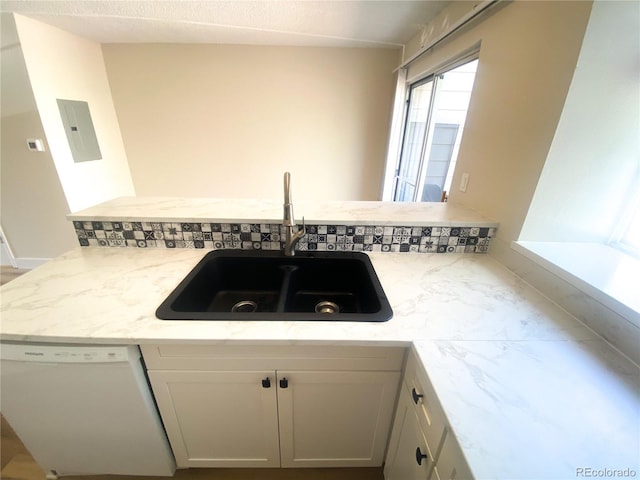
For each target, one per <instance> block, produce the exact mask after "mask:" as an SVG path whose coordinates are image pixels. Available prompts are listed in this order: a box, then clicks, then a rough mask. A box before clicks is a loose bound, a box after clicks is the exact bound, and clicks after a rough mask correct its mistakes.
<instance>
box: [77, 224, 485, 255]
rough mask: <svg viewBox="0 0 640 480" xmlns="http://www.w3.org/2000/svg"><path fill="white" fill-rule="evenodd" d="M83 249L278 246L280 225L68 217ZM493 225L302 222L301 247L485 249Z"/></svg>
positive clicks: (436, 250)
mask: <svg viewBox="0 0 640 480" xmlns="http://www.w3.org/2000/svg"><path fill="white" fill-rule="evenodd" d="M73 225H74V227H75V230H76V235H77V238H78V242H79V243H80V245H81V246H83V247H134V248H201V249H207V250H211V249H216V250H218V249H243V250H281V249H282V248H283V239H284V235H283V234H282V232H281V227H282V225H280V224H257V223H209V222H204V223H192V222H189V223H185V222H179V221H175V222H145V221H128V222H117V221H114V222H93V221H74V222H73ZM495 233H496V229H495V228H493V227H437V226H420V227H415V226H413V227H407V226H388V225H385V226H380V225H307V226H306V235H305V236H304V237H302V239H301V240H300V241H299V243H298V245H297V249H298V250H301V251H365V252H417V253H486V252H487V251H488V249H489V244H490V241H491V238H492V237H494V236H495Z"/></svg>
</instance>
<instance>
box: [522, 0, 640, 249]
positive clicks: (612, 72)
mask: <svg viewBox="0 0 640 480" xmlns="http://www.w3.org/2000/svg"><path fill="white" fill-rule="evenodd" d="M639 20H640V3H639V2H627V1H622V2H616V1H606V2H602V1H598V2H595V3H594V6H593V10H592V13H591V19H590V21H589V26H588V29H587V32H586V34H585V37H584V43H583V45H582V50H581V52H580V57H579V59H578V65H577V67H576V71H575V74H574V77H573V81H572V82H571V88H570V90H569V94H568V96H567V100H566V102H565V106H564V110H563V111H562V117H561V119H560V123H559V125H558V129H557V131H556V133H555V137H554V139H553V143H552V145H551V149H550V151H549V155H548V157H547V161H546V163H545V166H544V170H543V172H542V175H541V176H540V181H539V183H538V186H537V188H536V192H535V196H534V198H533V202H532V204H531V207H530V209H529V213H528V215H527V220H526V223H525V225H524V227H523V229H522V233H521V236H520V240H533V241H581V242H599V243H605V242H607V241H608V240H609V237H610V235H611V232H612V231H614V229H615V226H616V220H617V219H618V218H619V217H620V216H621V214H622V213H623V211H624V209H625V207H626V206H627V205H626V202H627V201H628V199H629V197H630V193H631V191H632V189H634V188H637V185H638V184H639V183H638V177H639V176H640V137H639V135H640V63H638V59H640V28H639V27H640V23H639Z"/></svg>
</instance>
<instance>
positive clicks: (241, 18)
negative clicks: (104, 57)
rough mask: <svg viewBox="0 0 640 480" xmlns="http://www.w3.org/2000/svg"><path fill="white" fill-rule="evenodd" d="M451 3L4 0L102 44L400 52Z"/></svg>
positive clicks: (10, 8) (6, 6)
mask: <svg viewBox="0 0 640 480" xmlns="http://www.w3.org/2000/svg"><path fill="white" fill-rule="evenodd" d="M448 3H449V1H436V0H413V1H405V0H169V1H167V0H110V1H109V0H106V1H102V0H100V1H98V0H74V1H69V0H55V1H51V0H2V1H1V2H0V11H2V12H16V13H19V14H22V15H26V16H28V17H31V18H34V19H36V20H40V21H42V22H44V23H47V24H50V25H53V26H56V27H59V28H61V29H63V30H67V31H69V32H71V33H74V34H76V35H79V36H81V37H85V38H88V39H91V40H93V41H96V42H99V43H223V44H238V45H294V46H326V47H389V48H394V47H399V46H401V45H403V44H405V43H407V42H408V41H409V40H410V39H411V38H412V37H413V36H414V35H416V34H417V33H418V32H419V31H420V30H421V29H422V28H423V27H424V26H425V25H426V24H427V23H428V22H429V21H430V20H431V19H432V18H433V17H435V16H436V15H437V14H438V13H439V12H440V11H441V10H442V9H443V8H444V7H445V6H446V5H447V4H448Z"/></svg>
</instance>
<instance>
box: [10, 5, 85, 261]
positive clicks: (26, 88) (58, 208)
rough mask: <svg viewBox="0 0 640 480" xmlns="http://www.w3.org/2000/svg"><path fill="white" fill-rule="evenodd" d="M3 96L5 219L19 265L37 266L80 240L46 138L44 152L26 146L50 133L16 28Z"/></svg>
mask: <svg viewBox="0 0 640 480" xmlns="http://www.w3.org/2000/svg"><path fill="white" fill-rule="evenodd" d="M2 28H3V29H11V28H13V29H15V24H14V21H13V18H12V17H11V16H10V15H8V14H3V15H2ZM4 34H6V30H5V32H4V33H3V35H4ZM3 40H5V39H4V37H3ZM0 98H1V112H0V113H1V114H2V116H1V118H0V125H1V128H0V130H1V131H0V139H1V142H0V144H1V149H0V150H1V151H0V220H1V221H2V229H3V231H4V234H5V236H6V240H7V243H8V244H9V246H10V247H11V250H12V253H13V255H14V256H15V261H16V263H17V265H18V267H21V268H32V267H34V266H36V265H38V264H40V263H42V262H43V261H46V260H47V259H49V258H52V257H55V256H58V255H60V254H62V253H64V252H66V251H68V250H70V249H72V248H74V247H75V246H77V245H78V241H77V239H76V237H75V234H74V231H73V225H72V224H71V222H69V221H67V219H66V218H65V215H66V214H67V213H69V206H68V205H67V202H66V199H65V196H64V192H63V191H62V186H61V185H60V180H59V179H58V175H57V172H56V169H55V166H54V163H53V158H52V157H51V153H50V151H49V149H48V146H46V142H45V148H46V150H45V151H44V152H31V151H29V150H28V148H27V139H28V138H36V139H43V140H44V139H45V134H44V130H43V128H42V123H41V122H40V116H39V114H38V112H37V110H36V103H35V100H34V98H33V93H32V91H31V85H30V83H29V78H28V76H27V69H26V66H25V63H24V57H23V54H22V49H21V48H20V44H19V43H18V38H17V34H16V35H15V38H11V39H8V40H7V42H6V43H4V44H3V46H2V52H1V54H0Z"/></svg>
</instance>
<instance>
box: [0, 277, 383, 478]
mask: <svg viewBox="0 0 640 480" xmlns="http://www.w3.org/2000/svg"><path fill="white" fill-rule="evenodd" d="M26 271H27V270H18V269H15V268H13V267H6V266H2V267H1V268H0V285H4V284H5V283H7V282H9V281H11V280H13V279H14V278H16V277H18V276H20V275H22V274H23V273H25V272H26ZM0 420H1V421H2V423H1V425H0V434H1V438H2V441H1V443H0V479H2V480H44V478H45V472H44V471H42V469H41V468H40V467H39V466H38V465H37V464H36V462H35V461H34V460H33V457H31V455H30V454H29V452H28V451H27V449H26V448H25V447H24V445H23V444H22V442H21V441H20V439H19V438H18V436H17V435H16V434H15V432H14V431H13V429H12V428H11V426H10V425H9V423H8V422H7V421H6V419H5V418H4V417H2V416H1V415H0ZM62 479H63V480H160V479H162V480H167V479H172V480H384V477H383V475H382V468H282V469H279V468H260V469H248V468H192V469H187V470H178V471H176V474H175V475H174V476H173V477H135V476H125V475H92V476H69V477H62Z"/></svg>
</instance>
